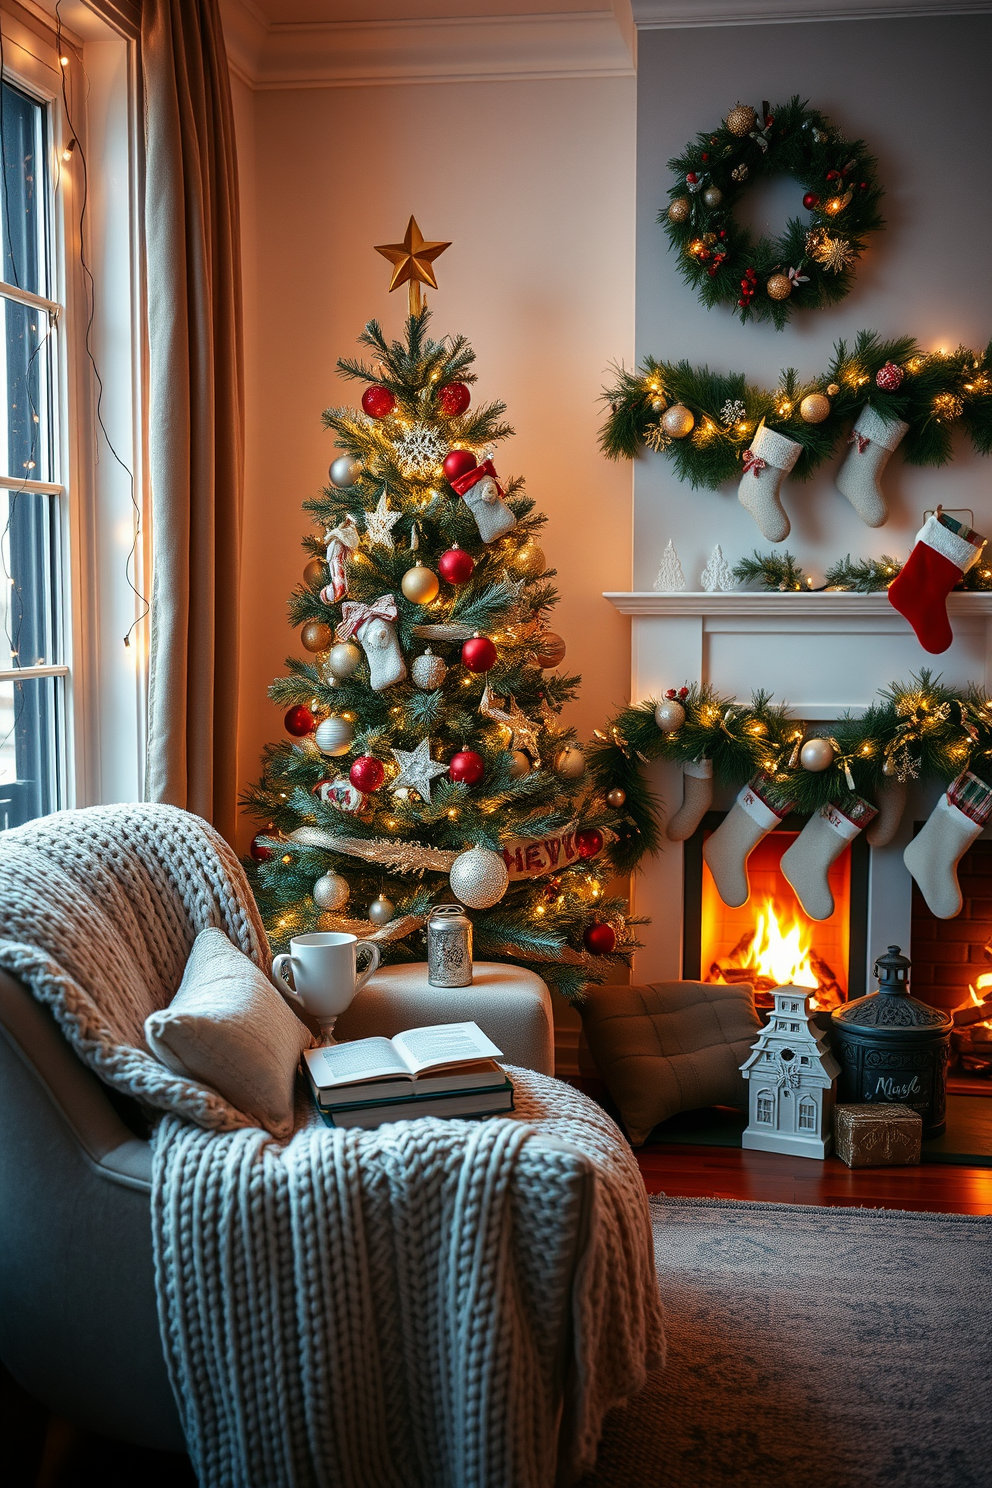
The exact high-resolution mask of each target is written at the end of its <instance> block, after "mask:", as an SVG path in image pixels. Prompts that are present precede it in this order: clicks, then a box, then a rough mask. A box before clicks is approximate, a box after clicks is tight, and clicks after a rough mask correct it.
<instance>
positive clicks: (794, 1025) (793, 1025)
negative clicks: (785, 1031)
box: [789, 1023, 799, 1033]
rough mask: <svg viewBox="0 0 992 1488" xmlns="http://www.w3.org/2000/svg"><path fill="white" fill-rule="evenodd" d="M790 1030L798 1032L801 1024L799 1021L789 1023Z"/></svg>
mask: <svg viewBox="0 0 992 1488" xmlns="http://www.w3.org/2000/svg"><path fill="white" fill-rule="evenodd" d="M789 1032H790V1033H798V1032H799V1024H798V1023H790V1024H789Z"/></svg>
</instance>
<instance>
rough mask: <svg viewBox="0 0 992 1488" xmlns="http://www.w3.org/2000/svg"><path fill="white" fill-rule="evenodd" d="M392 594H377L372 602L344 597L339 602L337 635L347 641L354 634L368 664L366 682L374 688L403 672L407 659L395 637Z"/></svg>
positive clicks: (378, 689)
mask: <svg viewBox="0 0 992 1488" xmlns="http://www.w3.org/2000/svg"><path fill="white" fill-rule="evenodd" d="M395 619H396V596H395V594H380V595H379V598H378V599H374V600H373V601H372V603H371V604H368V605H366V604H359V603H358V602H357V600H353V599H347V600H345V602H344V604H343V605H342V606H341V624H340V625H339V626H338V630H337V639H338V640H339V641H350V640H351V638H352V636H356V637H357V639H358V642H359V644H360V646H361V648H362V650H363V651H364V652H365V656H366V659H367V661H368V664H369V684H370V686H371V687H372V691H373V692H382V691H383V689H384V688H386V687H392V686H393V685H394V683H396V682H402V681H403V678H404V677H405V676H406V662H405V661H404V660H403V652H402V651H401V650H400V643H399V641H398V640H397V639H396V631H395V630H394V629H393V622H394V621H395Z"/></svg>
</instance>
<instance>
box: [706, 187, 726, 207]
mask: <svg viewBox="0 0 992 1488" xmlns="http://www.w3.org/2000/svg"><path fill="white" fill-rule="evenodd" d="M722 201H723V192H722V191H721V190H720V188H719V186H707V188H706V190H705V191H704V192H703V203H704V205H705V206H707V207H710V208H712V207H718V206H719V205H720V203H721V202H722Z"/></svg>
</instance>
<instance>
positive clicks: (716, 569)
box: [699, 543, 734, 594]
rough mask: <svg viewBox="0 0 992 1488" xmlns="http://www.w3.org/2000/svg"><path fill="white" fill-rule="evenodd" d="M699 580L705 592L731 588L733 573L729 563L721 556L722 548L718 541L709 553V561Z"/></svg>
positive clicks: (711, 592) (714, 592)
mask: <svg viewBox="0 0 992 1488" xmlns="http://www.w3.org/2000/svg"><path fill="white" fill-rule="evenodd" d="M699 582H700V583H701V584H702V586H703V589H704V590H705V591H706V593H707V594H716V593H718V592H719V591H721V590H723V591H724V592H725V591H726V590H728V589H733V587H734V575H733V573H732V571H731V568H730V564H729V563H728V562H727V560H726V558H724V556H723V549H722V548H721V546H720V544H719V543H717V545H716V547H715V548H714V549H713V552H712V553H711V554H710V561H709V563H707V565H706V567H705V568H704V569H703V572H702V577H701V578H700V580H699Z"/></svg>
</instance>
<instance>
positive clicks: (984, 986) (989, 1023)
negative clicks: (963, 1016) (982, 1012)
mask: <svg viewBox="0 0 992 1488" xmlns="http://www.w3.org/2000/svg"><path fill="white" fill-rule="evenodd" d="M976 988H977V991H976ZM990 988H992V971H983V972H982V974H981V976H980V977H979V978H978V981H977V982H976V983H975V986H974V987H971V986H969V988H968V991H969V993H970V994H971V1002H972V1006H973V1007H978V1006H979V1004H980V1003H983V1002H984V1001H985V999H986V998H987V997H988V995H989V989H990ZM979 993H981V996H979ZM964 1006H965V1007H967V1006H968V1004H967V1003H965V1004H964ZM976 1026H977V1027H978V1028H992V1018H986V1020H985V1022H984V1023H979V1024H977V1025H976Z"/></svg>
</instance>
